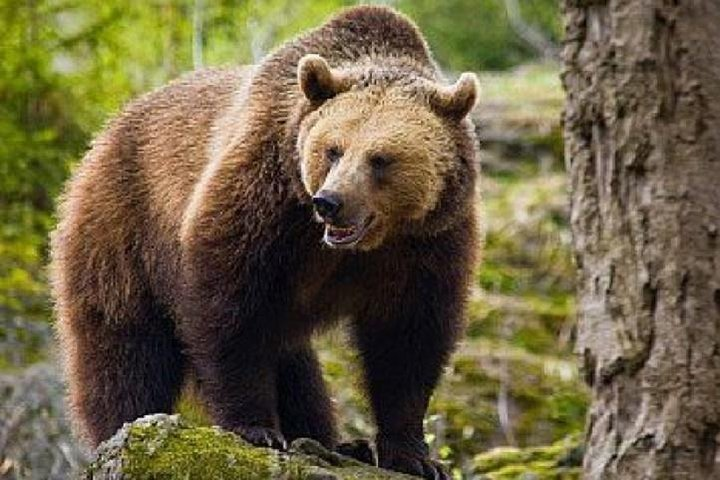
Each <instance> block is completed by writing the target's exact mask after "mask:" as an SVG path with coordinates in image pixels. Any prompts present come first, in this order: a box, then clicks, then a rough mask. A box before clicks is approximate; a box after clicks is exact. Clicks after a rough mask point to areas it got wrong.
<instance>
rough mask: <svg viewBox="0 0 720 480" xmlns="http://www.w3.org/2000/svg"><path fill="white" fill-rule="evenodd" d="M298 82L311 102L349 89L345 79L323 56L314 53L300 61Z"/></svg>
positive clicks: (325, 98) (320, 100)
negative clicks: (334, 70)
mask: <svg viewBox="0 0 720 480" xmlns="http://www.w3.org/2000/svg"><path fill="white" fill-rule="evenodd" d="M298 84H299V85H300V90H302V92H303V93H304V94H305V96H306V97H307V99H308V100H310V101H311V102H322V101H325V100H327V99H330V98H332V97H334V96H335V95H337V94H338V93H342V92H344V91H345V90H347V89H348V85H347V82H346V81H345V79H344V78H343V77H342V76H341V75H338V74H337V73H336V72H333V71H332V69H331V68H330V65H328V63H327V61H326V60H325V59H324V58H323V57H321V56H320V55H315V54H313V53H311V54H309V55H305V56H304V57H302V58H301V59H300V63H298Z"/></svg>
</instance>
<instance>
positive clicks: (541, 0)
mask: <svg viewBox="0 0 720 480" xmlns="http://www.w3.org/2000/svg"><path fill="white" fill-rule="evenodd" d="M518 3H519V4H520V8H521V12H522V14H523V17H524V21H526V22H527V23H529V24H530V25H532V26H533V27H534V28H536V29H538V30H539V31H541V32H543V34H544V35H545V36H546V37H547V38H548V39H550V40H553V41H556V42H557V41H558V40H559V38H560V17H559V14H558V2H557V1H555V0H522V1H520V2H518ZM397 6H398V7H399V8H400V9H401V10H402V11H404V12H406V13H407V14H409V15H410V16H411V17H413V18H414V19H415V20H416V21H417V23H418V25H419V26H420V28H421V29H422V30H423V32H424V33H425V34H426V36H427V38H428V41H429V43H430V45H431V46H432V47H433V50H434V51H435V54H436V56H437V58H438V60H439V61H440V63H441V64H442V65H444V66H446V67H448V68H450V69H454V70H481V69H482V70H488V69H490V70H497V69H506V68H509V67H512V66H514V65H517V64H519V63H522V62H526V61H528V60H530V59H532V58H533V57H534V56H535V55H536V53H535V52H534V51H533V50H532V48H531V47H530V46H529V45H528V44H526V43H525V42H524V41H523V40H522V39H521V38H520V37H519V36H518V35H517V33H516V32H515V31H514V30H513V28H512V26H511V25H510V22H509V21H508V18H507V14H506V11H505V3H504V0H447V1H442V2H438V1H436V0H398V2H397Z"/></svg>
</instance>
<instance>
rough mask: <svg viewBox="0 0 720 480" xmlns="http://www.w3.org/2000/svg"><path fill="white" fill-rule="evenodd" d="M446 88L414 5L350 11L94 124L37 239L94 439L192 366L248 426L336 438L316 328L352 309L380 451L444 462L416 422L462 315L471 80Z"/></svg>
mask: <svg viewBox="0 0 720 480" xmlns="http://www.w3.org/2000/svg"><path fill="white" fill-rule="evenodd" d="M441 82H442V78H441V77H440V75H439V73H438V71H437V68H436V66H435V64H434V63H433V61H432V59H431V57H430V54H429V52H428V49H427V47H426V45H425V42H424V40H423V39H422V37H421V35H420V34H419V32H418V31H417V29H416V28H415V27H414V26H413V25H412V23H411V22H410V21H409V20H407V19H406V18H405V17H403V16H401V15H399V14H397V13H395V12H394V11H392V10H390V9H388V8H383V7H357V8H352V9H348V10H345V11H343V12H341V13H340V14H338V15H336V16H335V17H334V18H332V19H331V20H330V21H329V22H328V23H326V24H324V25H323V26H321V27H320V28H318V29H316V30H314V31H311V32H309V33H308V34H306V35H304V36H301V37H300V38H298V39H296V40H293V41H291V42H289V43H287V44H285V45H284V46H282V47H281V48H279V49H278V50H277V51H276V52H274V53H272V54H271V55H270V56H269V57H268V58H267V59H265V60H264V61H263V62H262V64H261V65H259V66H257V67H255V68H237V69H229V70H208V71H203V72H198V73H195V74H192V75H189V76H187V77H185V78H183V79H180V80H179V81H176V82H174V83H172V84H171V85H169V86H167V87H165V88H163V89H161V90H159V91H156V92H154V93H151V94H149V95H147V96H145V97H144V98H142V99H140V100H138V101H136V102H135V103H133V104H131V105H130V106H129V107H128V108H126V109H125V111H124V112H123V113H122V114H120V115H119V117H118V118H116V119H115V120H114V121H113V122H112V123H111V124H110V125H109V127H108V128H107V129H106V131H105V132H104V133H102V134H101V135H100V136H99V137H98V138H97V139H96V141H95V142H94V144H93V146H92V149H91V150H90V152H89V153H88V154H87V155H86V157H85V158H84V160H83V162H82V164H81V165H80V167H79V169H78V170H77V172H76V174H75V175H74V177H73V179H72V181H71V182H70V183H69V185H68V187H67V190H66V193H65V196H64V200H63V202H62V207H61V210H60V223H59V226H58V228H57V230H56V232H55V234H54V237H53V242H52V269H51V272H52V278H53V286H54V296H55V299H56V313H57V326H58V332H59V337H60V341H61V344H62V347H63V352H64V355H65V364H66V370H67V377H68V382H69V392H70V403H71V407H72V411H73V415H74V418H75V419H76V420H77V423H78V425H79V427H80V430H81V431H82V432H83V433H84V435H85V436H86V437H87V439H88V440H89V441H90V442H91V443H92V444H93V445H97V444H98V443H99V442H100V441H102V440H104V439H106V438H108V437H109V436H110V435H112V433H114V432H115V430H116V429H117V428H118V427H119V426H120V425H121V424H122V423H123V422H125V421H130V420H133V419H134V418H136V417H138V416H141V415H144V414H147V413H151V412H167V411H170V410H171V409H172V407H173V402H174V401H175V400H176V399H177V396H178V393H179V392H180V389H181V388H182V385H183V382H184V381H185V378H186V377H187V374H191V375H192V377H193V378H194V379H195V381H196V382H197V385H198V390H199V392H200V395H201V396H202V398H203V399H204V401H205V403H206V404H207V406H208V409H209V412H210V413H211V415H212V416H213V418H214V419H215V421H216V422H217V423H218V424H219V425H221V426H222V427H224V428H227V429H229V430H233V431H235V432H237V433H239V434H240V435H242V436H244V437H245V438H246V439H248V440H249V441H251V442H253V443H255V444H261V445H270V446H275V447H282V446H283V445H284V441H285V439H292V438H296V437H300V436H308V437H312V438H315V439H318V440H319V441H321V442H323V443H324V444H326V445H328V446H329V447H334V446H335V445H336V442H337V434H336V429H335V422H334V419H333V414H332V405H331V401H330V400H329V397H328V394H327V391H326V389H325V385H324V384H323V381H322V376H321V374H320V369H319V366H318V361H317V358H316V356H315V353H314V352H313V350H312V348H311V346H310V336H311V334H312V333H313V332H314V331H316V330H318V329H320V328H322V327H324V326H326V325H329V324H331V323H332V322H333V321H335V320H337V319H339V318H347V319H348V321H349V324H350V328H351V331H352V333H353V338H354V340H355V342H356V345H357V347H358V349H359V352H360V356H361V358H362V360H363V363H364V367H365V379H366V386H367V389H368V392H369V398H370V401H371V405H372V407H373V412H374V415H375V419H376V422H377V426H378V433H377V438H376V440H377V448H378V455H379V462H380V465H381V466H384V467H387V468H391V469H395V470H399V471H404V472H408V473H415V474H419V475H424V476H426V477H428V478H435V475H440V476H442V477H444V476H445V475H446V474H445V473H443V472H442V469H441V468H440V467H438V466H437V464H435V463H434V462H432V461H431V460H429V459H428V455H427V448H426V446H425V444H424V441H423V432H422V420H423V416H424V413H425V410H426V408H427V404H428V399H429V397H430V395H431V393H432V391H433V388H434V386H435V385H436V383H437V381H438V379H439V377H440V374H441V370H442V367H443V365H444V364H445V362H446V361H447V359H448V355H449V354H450V352H451V350H452V348H453V346H454V344H455V341H456V339H457V336H458V333H459V332H460V330H461V323H462V322H461V319H462V311H463V305H464V299H465V296H466V290H467V285H468V281H469V273H470V269H471V266H472V263H473V258H474V252H475V251H476V243H475V235H476V232H475V212H474V206H473V205H474V202H473V191H474V184H475V177H476V167H475V162H476V159H475V139H474V137H473V134H472V128H471V125H470V123H469V120H467V119H466V114H467V113H468V111H469V110H470V108H471V107H472V105H473V103H474V100H475V82H474V79H473V78H472V77H470V76H468V75H464V76H462V77H461V79H460V80H459V81H458V82H457V83H456V84H455V85H452V86H442V85H441ZM323 195H326V196H327V198H325V197H323ZM330 195H332V197H331V196H330ZM321 197H322V198H321ZM331 200H332V202H335V201H337V202H340V201H341V202H342V208H341V209H340V210H337V211H335V210H333V212H330V211H329V210H328V207H327V206H328V205H330V206H333V205H335V204H334V203H332V202H330V201H331ZM322 202H325V204H322ZM327 202H330V204H328V203H327ZM313 203H315V206H316V211H315V214H314V212H313ZM335 206H339V203H338V204H337V205H335ZM321 207H322V208H321ZM314 217H317V218H314ZM314 219H315V220H318V219H319V220H321V221H322V222H324V223H325V225H324V226H323V225H322V224H320V223H318V222H316V221H313V220H314ZM323 238H324V240H325V243H326V244H327V245H329V246H331V247H338V248H328V246H327V245H323V244H322V242H321V239H323ZM348 239H351V240H352V241H351V242H350V241H349V240H348ZM339 247H346V248H339Z"/></svg>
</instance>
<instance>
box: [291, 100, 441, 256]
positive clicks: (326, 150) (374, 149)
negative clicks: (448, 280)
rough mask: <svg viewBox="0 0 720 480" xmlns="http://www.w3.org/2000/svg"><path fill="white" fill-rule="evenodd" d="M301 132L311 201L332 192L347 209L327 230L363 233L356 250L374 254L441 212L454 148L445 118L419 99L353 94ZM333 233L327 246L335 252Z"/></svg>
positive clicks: (331, 103) (312, 117)
mask: <svg viewBox="0 0 720 480" xmlns="http://www.w3.org/2000/svg"><path fill="white" fill-rule="evenodd" d="M303 126H304V127H306V128H303V131H302V132H301V137H300V149H301V151H300V154H301V155H300V158H301V172H302V179H303V182H304V184H305V188H306V189H307V191H308V193H309V194H310V195H316V194H318V192H320V191H323V192H332V193H333V194H335V195H336V196H337V198H339V199H340V201H341V202H342V208H341V209H340V211H339V213H338V215H337V218H335V219H333V220H332V222H327V223H328V225H329V226H328V228H329V229H332V227H333V226H336V227H351V228H356V229H365V230H364V232H358V234H362V236H361V237H358V238H357V241H356V242H353V244H352V245H351V246H355V247H357V248H359V249H361V250H369V249H372V248H375V247H377V246H379V245H380V244H381V243H382V242H383V241H384V240H385V239H386V238H387V237H388V236H390V235H392V233H393V232H394V231H396V230H397V229H398V228H400V227H401V226H402V224H403V223H404V222H409V221H414V220H420V219H422V218H423V217H424V216H425V214H426V213H427V212H429V211H430V210H432V209H433V208H434V207H435V205H436V203H437V199H438V195H439V193H440V191H441V190H442V187H443V176H444V173H445V171H446V170H447V168H448V166H449V162H451V161H452V160H453V157H454V152H453V146H452V143H451V142H450V141H449V135H448V133H447V132H446V131H445V128H444V127H443V124H442V122H441V121H440V119H438V118H437V116H436V115H435V114H434V113H433V112H431V111H430V110H429V108H427V107H425V106H422V105H420V104H419V102H418V101H417V100H414V99H412V98H409V96H408V95H407V94H403V92H401V91H400V90H399V89H397V88H395V89H392V88H391V89H388V90H385V91H383V90H382V89H380V88H379V87H378V88H368V89H364V90H359V91H350V92H347V93H344V94H342V95H339V96H338V97H337V98H335V99H333V100H330V101H328V102H327V103H326V104H325V105H323V106H322V107H321V108H320V109H319V110H317V111H316V112H314V113H313V114H312V115H310V117H309V118H308V119H307V120H306V122H305V124H304V125H303ZM303 134H304V135H303ZM331 231H332V230H329V231H328V230H326V236H325V241H326V243H328V244H330V245H333V246H337V245H334V244H333V243H332V241H331V238H332V237H331V236H330V235H329V233H330V232H331Z"/></svg>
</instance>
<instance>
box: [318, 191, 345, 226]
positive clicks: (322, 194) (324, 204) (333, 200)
mask: <svg viewBox="0 0 720 480" xmlns="http://www.w3.org/2000/svg"><path fill="white" fill-rule="evenodd" d="M312 202H313V205H314V206H315V211H317V213H318V215H320V217H322V219H323V220H332V219H333V218H334V217H335V216H336V215H337V214H338V212H339V211H340V209H341V208H342V200H340V197H339V196H338V194H337V193H334V192H329V191H327V190H320V191H319V192H318V193H317V194H316V195H315V196H314V197H313V198H312Z"/></svg>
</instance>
